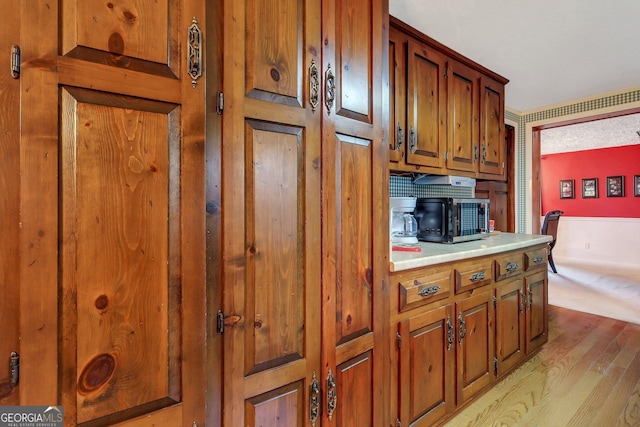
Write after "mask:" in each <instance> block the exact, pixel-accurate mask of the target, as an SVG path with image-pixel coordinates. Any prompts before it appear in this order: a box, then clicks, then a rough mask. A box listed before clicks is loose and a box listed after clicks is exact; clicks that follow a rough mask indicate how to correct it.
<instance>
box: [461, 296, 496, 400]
mask: <svg viewBox="0 0 640 427" xmlns="http://www.w3.org/2000/svg"><path fill="white" fill-rule="evenodd" d="M493 313H494V306H493V295H492V293H491V292H490V290H489V289H486V290H485V289H483V290H482V292H480V293H478V294H475V295H471V296H469V297H466V298H464V299H462V300H461V301H460V302H458V303H456V314H457V315H456V319H457V321H458V331H457V332H458V333H457V340H458V342H457V344H458V348H457V350H456V351H457V355H456V356H457V357H456V362H457V363H456V368H457V369H456V372H457V387H456V391H457V403H458V404H461V403H464V402H466V401H467V400H469V399H470V398H471V397H473V396H474V395H475V394H476V393H478V392H479V391H480V390H482V389H484V388H485V387H486V386H488V385H489V384H491V383H492V382H493V381H494V380H495V368H494V360H493V359H494V348H495V346H494V336H495V333H494V330H493V328H494V327H493V317H494V315H493Z"/></svg>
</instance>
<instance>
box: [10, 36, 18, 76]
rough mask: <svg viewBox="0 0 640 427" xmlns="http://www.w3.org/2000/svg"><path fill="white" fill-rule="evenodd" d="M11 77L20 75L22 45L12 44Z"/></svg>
mask: <svg viewBox="0 0 640 427" xmlns="http://www.w3.org/2000/svg"><path fill="white" fill-rule="evenodd" d="M11 77H13V78H14V79H17V78H18V77H20V46H18V45H15V44H14V45H13V46H11Z"/></svg>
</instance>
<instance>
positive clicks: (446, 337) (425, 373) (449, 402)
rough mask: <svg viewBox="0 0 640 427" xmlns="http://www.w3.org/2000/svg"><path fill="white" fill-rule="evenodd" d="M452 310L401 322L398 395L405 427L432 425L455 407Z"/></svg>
mask: <svg viewBox="0 0 640 427" xmlns="http://www.w3.org/2000/svg"><path fill="white" fill-rule="evenodd" d="M453 308H454V307H453V306H452V305H450V304H449V305H445V306H443V307H439V308H436V309H433V310H429V311H427V312H425V313H422V314H419V315H417V316H413V317H410V318H408V319H405V320H403V321H402V322H400V325H399V332H398V355H399V360H398V362H399V363H398V388H399V393H398V396H399V397H400V399H399V420H400V422H401V423H402V424H401V425H403V426H409V425H412V426H414V425H415V426H430V425H432V424H433V423H434V422H435V421H437V420H439V419H441V418H443V417H444V416H445V415H446V414H448V413H451V412H452V411H453V410H454V409H455V407H456V402H455V399H456V396H455V385H456V383H455V377H456V375H455V362H456V360H455V354H456V346H457V338H456V335H457V334H456V333H455V327H454V323H455V318H454V310H453Z"/></svg>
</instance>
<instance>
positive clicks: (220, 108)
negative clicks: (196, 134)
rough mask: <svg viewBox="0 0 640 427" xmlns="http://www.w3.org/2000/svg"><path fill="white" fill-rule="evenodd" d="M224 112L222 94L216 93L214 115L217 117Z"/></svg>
mask: <svg viewBox="0 0 640 427" xmlns="http://www.w3.org/2000/svg"><path fill="white" fill-rule="evenodd" d="M223 111H224V93H222V92H218V94H217V96H216V113H217V114H218V115H220V114H222V112H223Z"/></svg>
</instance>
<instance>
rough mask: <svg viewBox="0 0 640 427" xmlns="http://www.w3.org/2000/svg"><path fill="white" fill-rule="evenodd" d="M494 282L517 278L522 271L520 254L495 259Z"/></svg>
mask: <svg viewBox="0 0 640 427" xmlns="http://www.w3.org/2000/svg"><path fill="white" fill-rule="evenodd" d="M495 266H496V272H495V274H496V282H497V281H499V280H503V279H506V278H508V277H513V276H517V275H518V274H520V273H522V272H523V271H524V266H523V258H522V252H517V253H513V254H509V255H505V256H502V257H499V258H496V261H495Z"/></svg>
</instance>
